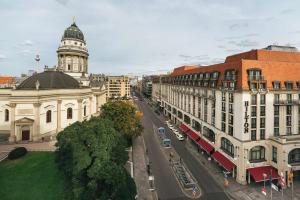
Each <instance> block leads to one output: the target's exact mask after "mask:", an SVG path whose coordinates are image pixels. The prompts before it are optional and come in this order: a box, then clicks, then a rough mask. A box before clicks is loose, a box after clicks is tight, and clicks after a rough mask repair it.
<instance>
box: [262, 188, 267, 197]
mask: <svg viewBox="0 0 300 200" xmlns="http://www.w3.org/2000/svg"><path fill="white" fill-rule="evenodd" d="M261 193H263V195H265V196H267V189H266V188H265V187H263V188H261Z"/></svg>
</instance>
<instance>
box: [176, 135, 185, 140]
mask: <svg viewBox="0 0 300 200" xmlns="http://www.w3.org/2000/svg"><path fill="white" fill-rule="evenodd" d="M176 137H177V139H178V140H180V141H182V140H184V137H183V136H182V135H181V134H176Z"/></svg>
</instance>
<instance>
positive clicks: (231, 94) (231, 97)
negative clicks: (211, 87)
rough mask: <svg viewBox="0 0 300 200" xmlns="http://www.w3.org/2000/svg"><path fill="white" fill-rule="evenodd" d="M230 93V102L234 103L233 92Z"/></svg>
mask: <svg viewBox="0 0 300 200" xmlns="http://www.w3.org/2000/svg"><path fill="white" fill-rule="evenodd" d="M228 94H229V103H233V93H228Z"/></svg>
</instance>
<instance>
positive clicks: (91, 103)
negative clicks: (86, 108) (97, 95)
mask: <svg viewBox="0 0 300 200" xmlns="http://www.w3.org/2000/svg"><path fill="white" fill-rule="evenodd" d="M89 99H90V117H92V109H93V97H90V98H89Z"/></svg>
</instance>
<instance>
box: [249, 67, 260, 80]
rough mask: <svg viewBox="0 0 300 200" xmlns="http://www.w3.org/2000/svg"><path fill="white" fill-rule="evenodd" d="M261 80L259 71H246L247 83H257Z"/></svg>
mask: <svg viewBox="0 0 300 200" xmlns="http://www.w3.org/2000/svg"><path fill="white" fill-rule="evenodd" d="M261 79H262V76H261V70H260V69H249V70H248V80H249V81H259V80H261Z"/></svg>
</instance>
